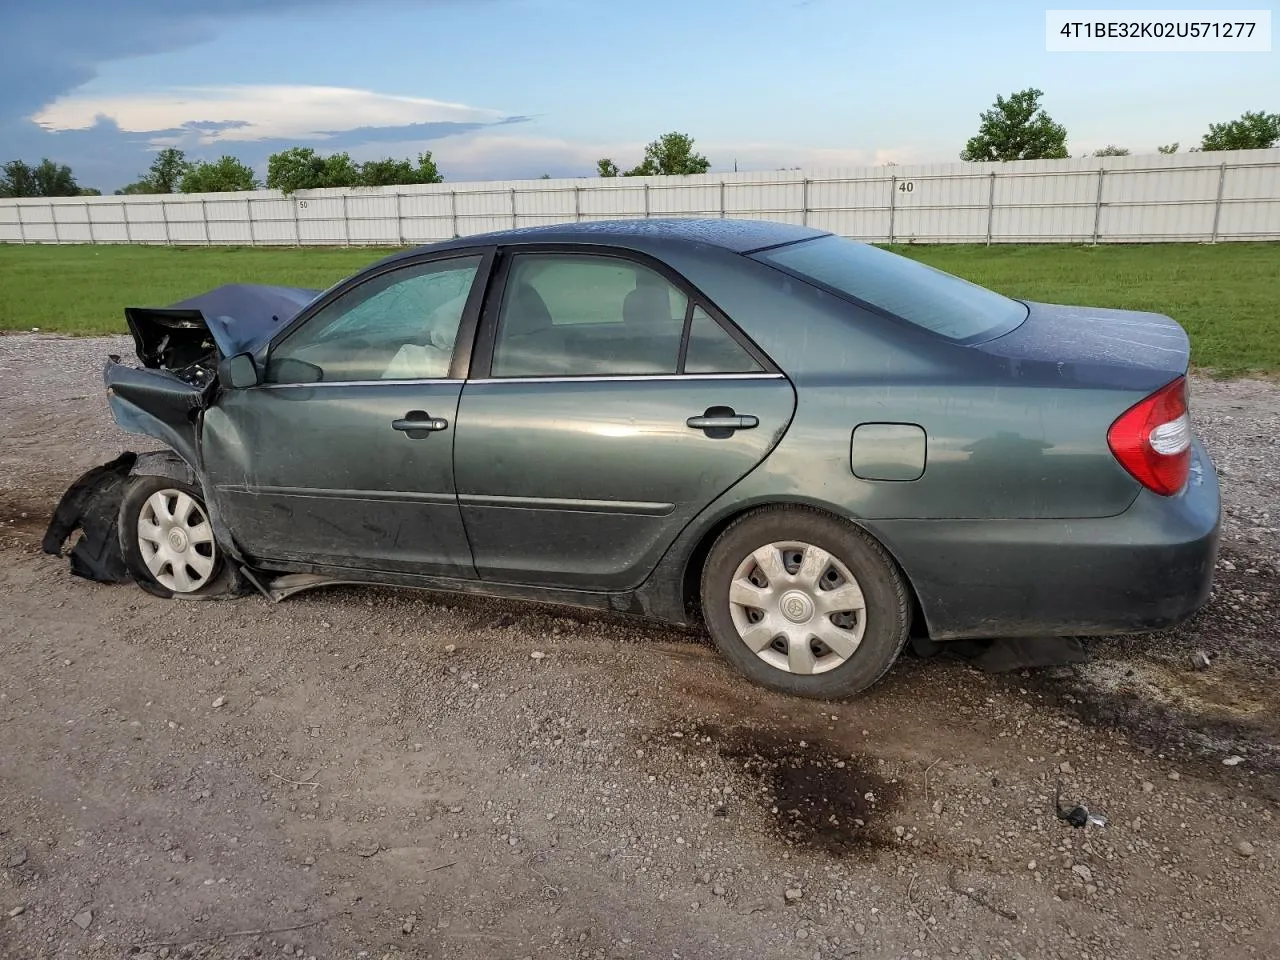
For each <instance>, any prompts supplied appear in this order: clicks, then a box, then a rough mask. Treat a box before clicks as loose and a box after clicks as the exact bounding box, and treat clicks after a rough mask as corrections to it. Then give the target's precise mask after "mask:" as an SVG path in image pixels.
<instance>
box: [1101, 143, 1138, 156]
mask: <svg viewBox="0 0 1280 960" xmlns="http://www.w3.org/2000/svg"><path fill="white" fill-rule="evenodd" d="M1093 155H1094V156H1095V157H1127V156H1128V155H1129V148H1128V147H1117V146H1116V145H1115V144H1114V143H1109V144H1107V145H1106V146H1105V147H1103V148H1102V149H1101V150H1095V151H1093Z"/></svg>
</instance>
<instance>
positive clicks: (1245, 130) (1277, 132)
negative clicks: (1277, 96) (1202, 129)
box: [1200, 112, 1280, 150]
mask: <svg viewBox="0 0 1280 960" xmlns="http://www.w3.org/2000/svg"><path fill="white" fill-rule="evenodd" d="M1277 142H1280V113H1260V112H1259V113H1251V112H1246V113H1245V114H1244V115H1243V116H1242V117H1241V118H1240V119H1239V120H1231V121H1228V122H1227V123H1211V124H1209V132H1208V133H1206V134H1205V135H1204V138H1203V139H1202V140H1201V141H1200V149H1201V150H1265V149H1267V148H1268V147H1274V146H1275V145H1276V143H1277Z"/></svg>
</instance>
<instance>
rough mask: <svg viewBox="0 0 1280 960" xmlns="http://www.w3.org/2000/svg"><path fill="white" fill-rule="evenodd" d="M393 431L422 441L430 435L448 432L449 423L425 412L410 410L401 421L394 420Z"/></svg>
mask: <svg viewBox="0 0 1280 960" xmlns="http://www.w3.org/2000/svg"><path fill="white" fill-rule="evenodd" d="M391 429H392V430H400V431H402V432H404V433H407V434H408V435H409V439H411V440H421V439H423V438H424V437H426V436H427V435H428V434H431V433H437V432H439V431H441V430H448V429H449V421H448V420H446V419H444V417H433V416H431V415H430V414H429V413H427V411H425V410H410V411H409V412H408V413H406V414H405V415H404V416H403V417H401V418H400V419H399V420H392V421H391Z"/></svg>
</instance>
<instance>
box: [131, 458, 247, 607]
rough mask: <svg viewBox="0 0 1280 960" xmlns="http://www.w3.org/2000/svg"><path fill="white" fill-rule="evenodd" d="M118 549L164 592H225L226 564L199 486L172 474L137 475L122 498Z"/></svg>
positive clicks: (153, 588) (145, 583) (147, 584)
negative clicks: (177, 478) (169, 476)
mask: <svg viewBox="0 0 1280 960" xmlns="http://www.w3.org/2000/svg"><path fill="white" fill-rule="evenodd" d="M119 530H120V550H121V553H122V554H123V555H124V561H125V564H126V565H127V566H128V568H129V572H130V574H132V575H133V578H134V580H135V581H137V582H138V584H139V585H140V586H142V587H143V588H144V589H146V590H148V591H149V592H151V593H155V594H157V595H159V596H163V597H190V598H204V597H209V596H214V595H217V594H221V593H224V592H226V590H227V577H226V576H225V573H226V570H227V568H226V565H225V564H224V563H223V558H222V551H221V550H219V549H218V543H217V540H216V538H215V537H214V533H213V526H212V524H210V522H209V513H208V510H207V509H206V507H205V504H204V500H203V498H202V497H201V496H200V492H199V491H198V490H196V489H195V488H194V487H192V486H190V485H189V484H186V483H182V482H181V481H179V480H173V479H170V478H168V477H135V478H133V480H132V481H131V482H130V484H129V489H128V490H127V491H126V492H125V495H124V498H123V499H122V500H121V503H120V518H119Z"/></svg>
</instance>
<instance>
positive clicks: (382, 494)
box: [216, 484, 457, 503]
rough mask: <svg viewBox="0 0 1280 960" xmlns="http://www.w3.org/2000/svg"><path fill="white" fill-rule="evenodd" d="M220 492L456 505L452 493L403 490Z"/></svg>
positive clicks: (239, 487) (241, 488)
mask: <svg viewBox="0 0 1280 960" xmlns="http://www.w3.org/2000/svg"><path fill="white" fill-rule="evenodd" d="M216 489H217V490H218V491H219V492H226V493H247V494H250V495H263V494H265V495H268V496H269V495H272V494H275V495H279V496H285V497H299V498H303V499H311V500H410V501H413V502H416V503H456V502H457V498H456V497H455V496H454V495H453V494H452V493H421V492H415V491H401V490H331V489H325V488H322V487H268V486H255V487H247V486H245V485H244V484H227V485H225V486H223V485H219V486H218V487H217V488H216Z"/></svg>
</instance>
